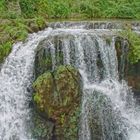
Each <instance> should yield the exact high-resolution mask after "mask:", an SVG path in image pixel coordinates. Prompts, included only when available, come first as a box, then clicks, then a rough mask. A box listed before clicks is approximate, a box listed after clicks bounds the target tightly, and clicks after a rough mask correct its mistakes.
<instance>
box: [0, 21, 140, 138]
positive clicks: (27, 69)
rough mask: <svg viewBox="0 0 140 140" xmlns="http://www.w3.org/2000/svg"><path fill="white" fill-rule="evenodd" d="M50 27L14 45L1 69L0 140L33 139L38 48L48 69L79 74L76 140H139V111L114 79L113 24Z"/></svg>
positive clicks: (121, 82)
mask: <svg viewBox="0 0 140 140" xmlns="http://www.w3.org/2000/svg"><path fill="white" fill-rule="evenodd" d="M94 25H95V24H94ZM50 26H51V28H48V29H46V30H44V31H41V32H39V33H37V34H32V35H30V36H29V38H28V39H27V41H26V42H24V43H17V44H15V45H14V46H13V50H12V52H11V54H10V55H9V56H8V57H7V58H6V60H5V62H4V64H3V65H2V68H1V72H0V140H32V138H31V132H30V131H29V130H28V125H29V123H28V122H29V121H30V116H31V112H30V108H29V101H30V100H31V92H30V87H31V84H32V81H33V72H34V60H35V55H36V49H37V48H38V46H39V45H38V44H41V46H43V47H44V48H45V50H46V52H47V53H46V55H48V54H49V55H51V60H52V70H53V69H55V68H56V66H58V65H61V64H63V65H72V66H74V67H76V68H77V69H79V72H80V74H81V76H82V79H83V97H82V108H81V119H80V126H79V127H80V131H79V140H140V111H139V107H138V106H136V104H135V100H134V99H133V94H132V92H131V89H130V88H129V87H128V86H127V83H126V82H125V81H124V80H120V79H119V72H118V59H117V52H116V49H115V42H116V36H115V31H114V30H110V28H115V27H114V26H115V25H114V26H113V25H112V24H109V23H108V24H107V25H104V26H103V25H102V26H97V25H96V27H97V28H96V29H95V27H93V25H92V26H91V24H87V23H84V24H82V23H80V24H74V25H73V24H72V23H70V24H65V25H64V24H58V23H55V24H50ZM117 27H118V26H117ZM124 45H126V44H125V43H124ZM122 48H123V46H122ZM61 55H63V59H62V61H60V60H59V59H58V56H61ZM122 67H123V65H122Z"/></svg>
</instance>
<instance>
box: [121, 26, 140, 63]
mask: <svg viewBox="0 0 140 140" xmlns="http://www.w3.org/2000/svg"><path fill="white" fill-rule="evenodd" d="M119 36H121V37H122V38H124V39H126V40H127V41H128V43H129V54H128V58H129V61H130V63H132V64H134V63H137V62H138V61H139V60H140V35H139V34H137V33H136V32H134V31H132V30H131V28H130V27H125V29H124V30H122V31H120V32H119Z"/></svg>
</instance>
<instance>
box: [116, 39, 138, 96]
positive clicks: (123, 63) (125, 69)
mask: <svg viewBox="0 0 140 140" xmlns="http://www.w3.org/2000/svg"><path fill="white" fill-rule="evenodd" d="M115 45H116V50H117V56H118V64H119V65H118V70H119V75H120V79H125V80H126V81H127V82H128V85H129V86H131V87H132V90H133V91H134V93H136V94H139V96H140V82H139V81H140V62H138V63H136V64H131V63H130V62H129V60H128V52H129V44H128V42H127V41H126V40H124V39H123V38H120V37H117V38H116V43H115Z"/></svg>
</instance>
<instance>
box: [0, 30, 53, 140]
mask: <svg viewBox="0 0 140 140" xmlns="http://www.w3.org/2000/svg"><path fill="white" fill-rule="evenodd" d="M50 30H51V29H48V30H47V31H44V32H40V33H38V34H33V35H32V36H31V37H29V40H28V41H27V43H25V44H23V43H18V44H15V45H14V47H13V50H12V52H11V54H10V55H9V56H8V58H7V59H6V60H5V63H4V64H3V66H2V69H1V72H0V140H31V138H30V134H28V133H27V130H26V128H27V126H26V125H27V121H29V117H30V115H29V114H30V113H29V112H30V109H29V92H30V91H29V89H30V85H31V83H32V80H33V66H34V65H33V63H34V57H35V49H36V47H37V45H38V43H39V42H40V41H41V39H42V38H44V37H47V36H48V34H49V32H50Z"/></svg>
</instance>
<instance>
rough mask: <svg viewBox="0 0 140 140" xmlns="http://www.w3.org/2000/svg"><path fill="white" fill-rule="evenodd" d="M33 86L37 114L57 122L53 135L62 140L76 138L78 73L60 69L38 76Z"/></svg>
mask: <svg viewBox="0 0 140 140" xmlns="http://www.w3.org/2000/svg"><path fill="white" fill-rule="evenodd" d="M33 87H34V89H35V91H36V94H35V96H34V102H35V104H36V105H37V108H38V109H39V111H42V112H45V113H44V114H47V116H46V118H47V117H48V118H52V119H53V120H55V121H56V135H58V137H60V138H61V136H63V138H62V139H68V138H69V137H70V139H72V140H73V138H74V137H75V139H76V138H77V137H78V136H77V134H78V121H79V115H80V113H79V111H78V110H80V101H81V95H82V94H81V85H80V74H79V72H78V70H76V69H75V68H73V67H72V66H59V67H58V68H57V69H56V70H55V71H53V72H46V73H44V74H42V75H41V76H39V77H38V78H37V80H36V81H35V82H34V84H33ZM46 110H47V111H46ZM46 112H47V113H46ZM70 135H71V136H70Z"/></svg>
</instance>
